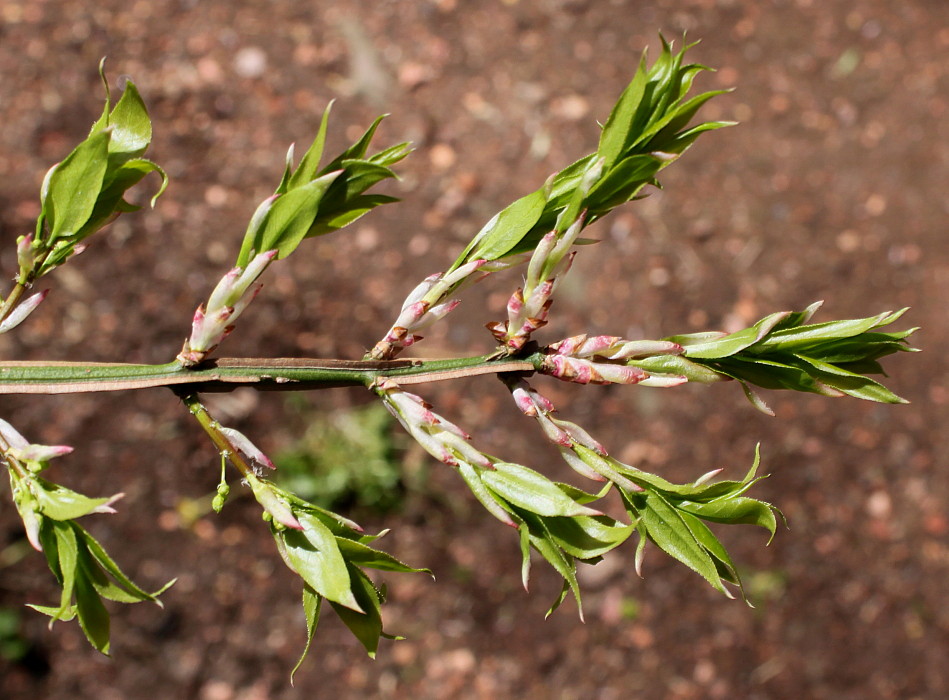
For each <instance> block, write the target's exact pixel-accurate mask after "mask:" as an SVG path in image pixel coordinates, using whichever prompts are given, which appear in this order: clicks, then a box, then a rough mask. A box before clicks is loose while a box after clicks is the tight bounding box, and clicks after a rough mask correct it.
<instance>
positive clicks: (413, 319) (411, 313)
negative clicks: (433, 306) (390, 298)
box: [392, 301, 429, 330]
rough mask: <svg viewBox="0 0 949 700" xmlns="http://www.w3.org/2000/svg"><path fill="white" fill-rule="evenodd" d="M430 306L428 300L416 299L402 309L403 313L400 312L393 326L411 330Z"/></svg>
mask: <svg viewBox="0 0 949 700" xmlns="http://www.w3.org/2000/svg"><path fill="white" fill-rule="evenodd" d="M428 307H429V304H428V302H427V301H416V302H415V303H413V304H409V305H408V306H407V307H405V308H404V309H402V313H400V314H399V317H398V318H397V319H396V320H395V323H394V324H392V325H393V327H394V328H405V329H406V330H411V329H412V328H413V327H414V326H415V324H416V323H418V320H419V319H420V318H422V316H424V315H425V312H426V311H428Z"/></svg>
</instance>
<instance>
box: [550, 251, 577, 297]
mask: <svg viewBox="0 0 949 700" xmlns="http://www.w3.org/2000/svg"><path fill="white" fill-rule="evenodd" d="M575 257H577V251H573V252H572V253H570V255H568V256H567V257H565V258H564V259H563V260H561V261H560V262H558V263H557V264H556V265H554V267H553V269H551V271H550V279H552V280H553V281H554V289H556V288H557V287H558V286H559V285H560V280H562V279H563V278H564V277H566V275H567V273H568V272H570V267H571V266H572V265H573V259H574V258H575Z"/></svg>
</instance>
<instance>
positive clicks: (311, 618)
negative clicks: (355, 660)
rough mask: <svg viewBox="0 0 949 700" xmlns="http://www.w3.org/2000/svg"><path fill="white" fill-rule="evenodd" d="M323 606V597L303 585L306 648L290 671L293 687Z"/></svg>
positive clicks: (308, 649) (311, 642) (311, 641)
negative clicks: (295, 676) (294, 677)
mask: <svg viewBox="0 0 949 700" xmlns="http://www.w3.org/2000/svg"><path fill="white" fill-rule="evenodd" d="M322 606H323V596H321V595H320V594H319V593H317V592H316V591H314V590H313V589H312V588H310V587H309V586H308V585H307V584H305V583H304V584H303V616H304V617H305V618H306V646H304V647H303V653H302V654H300V658H299V659H298V660H297V663H296V665H295V666H294V667H293V670H291V671H290V685H293V676H294V674H296V672H297V670H298V669H299V668H300V666H301V665H303V660H304V659H305V658H306V655H307V654H308V653H309V651H310V645H311V644H313V637H314V635H315V634H316V625H317V623H318V622H319V621H320V608H321V607H322Z"/></svg>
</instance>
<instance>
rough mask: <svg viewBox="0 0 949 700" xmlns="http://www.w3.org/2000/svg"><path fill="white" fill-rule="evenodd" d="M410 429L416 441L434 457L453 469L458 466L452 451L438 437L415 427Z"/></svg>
mask: <svg viewBox="0 0 949 700" xmlns="http://www.w3.org/2000/svg"><path fill="white" fill-rule="evenodd" d="M408 428H409V432H410V433H411V434H412V437H413V438H415V441H416V442H417V443H418V444H419V445H421V446H422V448H423V449H424V450H425V451H426V452H428V453H429V454H430V455H431V456H432V457H434V458H435V459H437V460H438V461H439V462H444V463H445V464H447V465H449V466H452V467H454V466H456V465H457V464H458V460H457V459H455V456H454V454H452V451H451V450H450V449H448V447H446V445H445V443H444V442H443V441H442V440H440V439H439V438H438V437H436V436H435V435H433V434H432V433H430V432H428V431H426V430H423V429H421V428H415V427H413V426H408Z"/></svg>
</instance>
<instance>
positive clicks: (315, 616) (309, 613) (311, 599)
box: [290, 108, 329, 685]
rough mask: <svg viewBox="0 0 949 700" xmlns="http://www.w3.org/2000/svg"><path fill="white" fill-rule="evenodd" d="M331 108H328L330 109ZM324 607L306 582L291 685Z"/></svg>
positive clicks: (319, 597)
mask: <svg viewBox="0 0 949 700" xmlns="http://www.w3.org/2000/svg"><path fill="white" fill-rule="evenodd" d="M328 109H329V108H327V110H328ZM321 607H323V596H321V595H320V594H319V593H317V592H316V591H314V590H313V589H312V588H310V587H309V586H308V585H306V584H305V583H304V584H303V615H304V617H305V618H306V646H304V647H303V653H302V654H300V658H299V659H298V660H297V663H296V665H295V666H294V667H293V670H291V671H290V685H293V676H294V674H295V673H296V672H297V670H298V669H299V668H300V666H301V665H302V664H303V660H304V659H305V658H306V655H307V654H308V653H309V651H310V645H311V644H312V643H313V636H314V635H315V634H316V625H317V623H318V622H319V621H320V608H321Z"/></svg>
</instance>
